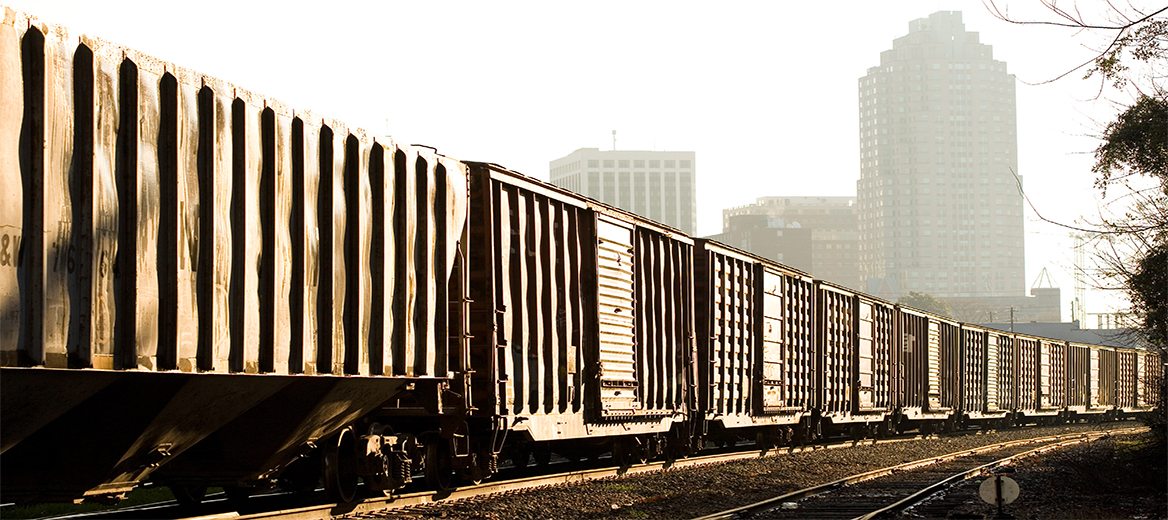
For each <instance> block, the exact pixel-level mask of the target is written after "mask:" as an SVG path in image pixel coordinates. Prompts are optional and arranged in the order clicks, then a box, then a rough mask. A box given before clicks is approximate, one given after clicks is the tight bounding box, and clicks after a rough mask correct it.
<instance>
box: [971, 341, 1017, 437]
mask: <svg viewBox="0 0 1168 520" xmlns="http://www.w3.org/2000/svg"><path fill="white" fill-rule="evenodd" d="M1000 339H1001V335H1000V334H998V333H997V331H995V330H991V329H986V328H984V327H978V326H976V325H968V324H962V325H961V414H962V416H961V420H962V422H963V423H965V424H984V425H989V424H998V423H999V422H1000V421H1002V420H1003V419H1005V418H1006V416H1007V411H1006V410H1005V409H1004V408H1002V406H1001V394H1002V393H1003V392H1002V390H1003V389H1002V388H1001V382H1000V379H999V378H1000V376H1001V374H1000V370H1001V365H1002V351H1001V350H1000V349H999V347H998V344H999V341H1000Z"/></svg>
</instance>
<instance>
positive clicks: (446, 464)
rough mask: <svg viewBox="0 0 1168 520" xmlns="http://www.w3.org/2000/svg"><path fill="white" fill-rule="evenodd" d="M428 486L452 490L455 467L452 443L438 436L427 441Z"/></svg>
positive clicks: (426, 473)
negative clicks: (451, 452)
mask: <svg viewBox="0 0 1168 520" xmlns="http://www.w3.org/2000/svg"><path fill="white" fill-rule="evenodd" d="M424 474H425V476H426V486H427V487H429V488H431V489H452V488H453V487H454V467H453V466H452V464H451V460H450V442H449V441H447V440H446V439H443V438H442V437H440V436H438V435H434V436H432V437H430V438H429V439H426V469H425V472H424Z"/></svg>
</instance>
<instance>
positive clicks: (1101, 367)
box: [1091, 347, 1119, 409]
mask: <svg viewBox="0 0 1168 520" xmlns="http://www.w3.org/2000/svg"><path fill="white" fill-rule="evenodd" d="M1095 351H1096V352H1097V353H1098V354H1097V359H1098V362H1096V360H1095V358H1096V355H1095V354H1092V358H1093V359H1092V366H1091V371H1092V374H1093V375H1092V379H1093V380H1094V384H1095V385H1097V387H1098V391H1097V392H1093V393H1092V394H1091V399H1092V404H1093V405H1094V406H1098V407H1100V408H1104V409H1112V408H1115V407H1116V405H1117V404H1118V403H1117V400H1116V398H1117V393H1116V392H1117V388H1116V386H1117V383H1118V376H1119V374H1118V370H1119V364H1118V363H1119V359H1118V358H1117V356H1116V353H1115V349H1112V348H1102V347H1101V348H1098V349H1095Z"/></svg>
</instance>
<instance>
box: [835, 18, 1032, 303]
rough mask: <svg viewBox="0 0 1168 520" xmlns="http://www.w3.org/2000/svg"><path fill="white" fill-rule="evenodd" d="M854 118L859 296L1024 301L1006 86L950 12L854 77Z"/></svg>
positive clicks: (926, 22)
mask: <svg viewBox="0 0 1168 520" xmlns="http://www.w3.org/2000/svg"><path fill="white" fill-rule="evenodd" d="M859 109H860V110H859V112H860V121H859V123H860V125H859V137H860V161H861V162H860V180H859V182H857V184H856V192H857V196H858V199H859V202H858V203H859V217H860V219H859V224H860V241H861V250H860V274H861V276H862V277H863V278H864V279H865V280H866V282H867V289H868V290H869V291H870V292H873V293H876V294H879V295H881V296H884V297H890V298H896V297H899V296H900V295H903V294H906V293H908V292H909V291H919V292H928V293H931V294H933V295H936V296H939V297H943V298H948V297H957V298H995V297H998V298H1000V297H1018V296H1025V291H1026V281H1025V279H1024V276H1025V271H1024V262H1023V260H1024V247H1023V239H1024V235H1023V214H1022V209H1023V208H1022V197H1021V195H1020V194H1019V193H1018V189H1017V182H1020V181H1016V179H1015V173H1020V172H1018V139H1017V132H1016V111H1015V101H1014V76H1013V75H1011V74H1008V73H1007V72H1006V64H1005V63H1004V62H1002V61H998V60H995V59H994V58H993V49H992V48H991V47H990V46H989V45H986V44H984V43H981V42H979V41H978V33H976V32H971V31H966V30H965V25H964V24H963V23H962V21H961V13H960V12H956V11H941V12H938V13H934V14H932V15H930V16H929V17H928V18H921V19H918V20H914V21H912V22H911V23H909V32H908V34H907V35H905V36H902V37H900V38H897V39H896V40H894V41H893V44H892V49H891V50H887V51H884V52H882V53H880V65H879V66H876V67H872V68H870V69H868V74H867V75H865V76H864V77H862V78H860V80H859ZM1018 179H1021V177H1018Z"/></svg>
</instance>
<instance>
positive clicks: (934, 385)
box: [926, 319, 943, 411]
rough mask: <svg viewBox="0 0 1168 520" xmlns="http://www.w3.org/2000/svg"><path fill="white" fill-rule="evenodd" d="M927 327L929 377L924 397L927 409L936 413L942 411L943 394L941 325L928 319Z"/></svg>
mask: <svg viewBox="0 0 1168 520" xmlns="http://www.w3.org/2000/svg"><path fill="white" fill-rule="evenodd" d="M928 327H929V329H928V335H929V346H928V361H926V366H927V367H928V373H929V375H928V393H927V394H926V395H927V399H928V403H929V406H928V409H929V410H930V411H937V410H940V409H942V406H943V402H942V398H943V393H942V389H941V373H942V366H941V361H942V360H941V347H942V345H941V324H940V323H939V322H937V321H936V320H934V319H929V323H928Z"/></svg>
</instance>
